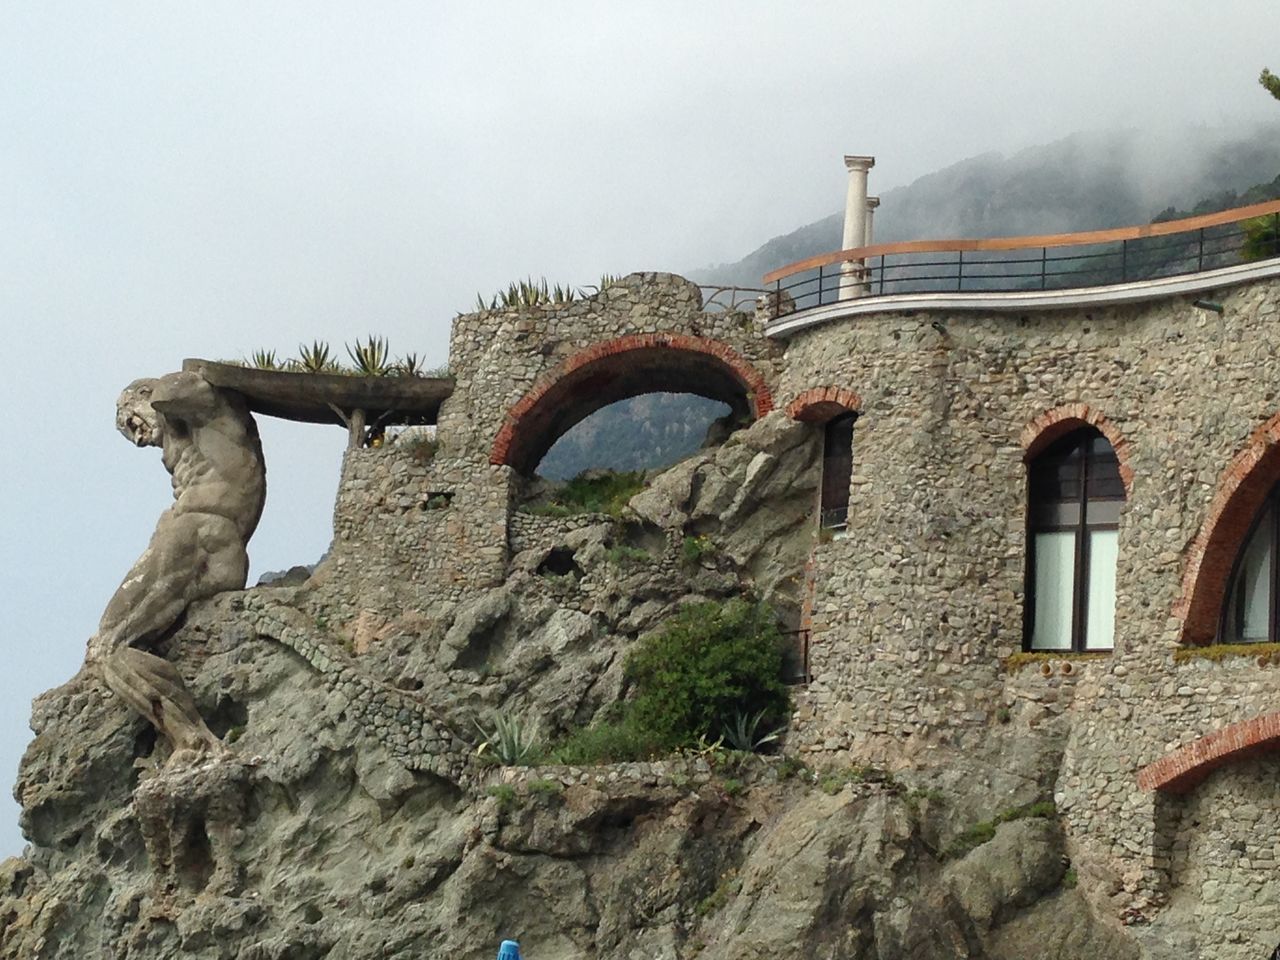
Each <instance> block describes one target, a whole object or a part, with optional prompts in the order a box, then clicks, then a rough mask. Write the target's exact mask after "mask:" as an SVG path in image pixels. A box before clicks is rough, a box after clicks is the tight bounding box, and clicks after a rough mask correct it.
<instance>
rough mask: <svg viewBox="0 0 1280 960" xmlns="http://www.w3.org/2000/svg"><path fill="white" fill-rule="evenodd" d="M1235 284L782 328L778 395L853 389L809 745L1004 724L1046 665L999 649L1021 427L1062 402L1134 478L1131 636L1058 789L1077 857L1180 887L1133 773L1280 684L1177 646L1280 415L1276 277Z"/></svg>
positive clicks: (1120, 640)
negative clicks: (841, 517) (1047, 307)
mask: <svg viewBox="0 0 1280 960" xmlns="http://www.w3.org/2000/svg"><path fill="white" fill-rule="evenodd" d="M1220 299H1221V301H1222V303H1223V304H1224V307H1225V310H1224V313H1223V314H1222V315H1218V314H1215V313H1209V312H1206V311H1202V310H1199V309H1197V308H1195V307H1194V306H1192V305H1191V304H1190V303H1189V302H1186V301H1184V300H1181V299H1174V300H1166V301H1162V302H1157V303H1152V304H1146V305H1134V306H1125V307H1115V308H1105V309H1097V310H1091V311H1083V310H1081V311H1061V312H1041V313H1037V314H1030V315H1027V316H1022V317H1019V316H1016V315H994V314H993V315H984V314H980V313H972V314H967V313H954V314H953V313H946V312H936V313H922V312H921V313H915V314H878V315H871V316H864V317H859V318H857V319H854V320H850V321H845V322H839V323H831V324H827V325H824V326H821V327H817V328H814V329H812V330H807V331H803V332H801V333H798V334H796V335H795V336H794V337H793V338H792V339H791V340H790V342H789V344H788V350H787V357H786V360H787V363H786V369H785V372H784V375H783V379H782V384H781V387H780V389H779V390H778V402H779V404H780V405H784V404H786V403H788V402H789V401H790V400H791V399H792V398H793V397H795V396H797V395H799V394H800V393H801V392H803V391H804V390H806V389H808V388H810V387H813V386H815V385H835V386H838V387H843V388H847V389H848V390H850V391H853V392H854V393H856V394H857V395H858V396H859V397H860V398H861V399H862V411H861V413H862V415H861V417H860V418H859V420H858V422H857V425H856V428H855V434H854V469H853V478H852V486H851V490H852V504H851V509H850V516H849V527H848V530H847V536H846V537H844V538H842V539H836V540H833V541H832V542H830V543H826V544H822V545H820V546H819V547H818V548H817V550H816V553H815V558H814V563H815V583H816V594H815V596H814V614H813V631H814V632H813V639H812V650H811V660H812V669H813V673H814V681H813V683H812V684H811V685H810V686H809V687H808V689H807V690H806V691H804V692H803V693H802V695H801V697H800V702H799V705H798V711H797V720H798V729H797V730H796V732H795V733H794V734H793V740H794V741H795V742H797V743H798V744H799V745H800V749H802V750H803V751H805V752H808V753H816V754H822V753H826V754H836V755H839V754H850V755H853V756H855V757H858V758H861V759H867V760H873V761H878V762H884V761H896V762H908V761H919V760H927V759H928V758H930V757H933V758H937V760H938V761H945V760H946V759H947V758H951V757H957V756H962V755H965V754H972V753H974V752H979V753H980V752H981V751H983V750H984V749H989V744H990V743H991V742H993V741H996V740H998V739H999V737H1000V736H1003V735H1004V733H1003V732H1002V729H1001V728H1002V726H1003V725H1002V724H1001V722H1000V720H1001V718H1003V717H1005V716H1006V715H1007V711H1008V709H1009V705H1010V704H1011V703H1014V702H1016V701H1018V700H1019V699H1020V698H1022V697H1023V696H1024V695H1025V692H1026V689H1027V688H1028V685H1031V684H1034V683H1035V682H1036V680H1035V676H1036V675H1035V674H1027V673H1026V671H1024V675H1022V676H1020V677H1019V678H1018V679H1017V680H1016V681H1015V680H1011V679H1010V675H1009V674H1008V673H1007V672H1006V670H1005V668H1004V666H1003V661H1004V659H1005V658H1006V657H1008V656H1009V655H1010V654H1013V653H1015V652H1017V651H1019V650H1020V649H1021V645H1022V632H1023V625H1022V601H1023V589H1024V581H1023V578H1024V570H1025V556H1026V534H1025V529H1026V471H1025V466H1024V462H1023V457H1024V443H1025V442H1026V441H1027V438H1028V436H1029V435H1030V433H1033V432H1034V430H1032V431H1026V428H1027V425H1028V424H1032V423H1033V422H1035V421H1036V420H1037V418H1042V419H1041V421H1040V422H1041V423H1044V422H1048V421H1051V420H1053V419H1055V418H1054V417H1049V418H1043V415H1044V414H1045V413H1046V411H1054V410H1059V409H1060V408H1064V407H1065V408H1066V409H1067V412H1068V413H1069V414H1072V415H1078V414H1082V413H1083V414H1084V419H1093V420H1095V421H1101V422H1103V423H1105V425H1106V429H1105V430H1104V432H1106V433H1108V435H1109V436H1111V437H1112V438H1113V442H1116V438H1120V442H1121V443H1123V444H1124V445H1125V446H1126V449H1125V450H1123V451H1122V460H1123V461H1124V462H1125V463H1126V465H1127V467H1128V468H1130V469H1131V470H1132V472H1133V476H1132V483H1131V491H1130V496H1129V499H1128V501H1127V503H1126V506H1125V508H1124V511H1123V515H1122V518H1121V524H1120V544H1119V549H1120V563H1119V573H1118V580H1117V599H1116V649H1115V652H1114V653H1113V654H1112V655H1111V656H1109V657H1107V658H1105V659H1104V660H1102V661H1096V662H1091V663H1089V664H1088V665H1087V666H1085V667H1083V668H1082V670H1081V671H1080V674H1081V675H1080V676H1079V677H1078V678H1077V679H1076V680H1075V681H1073V686H1074V697H1073V704H1074V705H1073V710H1072V712H1073V719H1072V723H1071V732H1070V737H1069V741H1068V743H1067V746H1066V757H1065V767H1064V773H1063V776H1062V777H1061V779H1060V780H1059V784H1058V797H1057V799H1058V801H1059V804H1060V808H1061V810H1062V811H1063V812H1064V813H1065V814H1066V817H1067V822H1068V826H1069V828H1070V829H1071V831H1072V835H1073V838H1074V842H1075V843H1076V846H1077V849H1078V850H1079V851H1080V852H1081V854H1082V855H1088V856H1092V857H1093V858H1094V860H1095V862H1096V863H1097V864H1098V865H1099V867H1100V868H1103V867H1105V868H1107V869H1110V870H1113V871H1114V872H1116V873H1117V874H1118V875H1120V876H1121V877H1122V878H1123V879H1124V882H1125V883H1126V884H1127V886H1128V888H1129V889H1131V890H1133V891H1136V890H1138V889H1139V888H1142V889H1146V890H1148V892H1149V891H1150V890H1151V889H1152V888H1158V887H1160V886H1161V885H1162V884H1163V883H1165V882H1167V880H1168V878H1169V866H1170V864H1169V854H1168V838H1167V837H1162V836H1161V829H1158V828H1157V826H1156V824H1157V821H1161V822H1163V821H1162V818H1159V817H1157V816H1156V810H1155V805H1156V801H1155V798H1154V797H1153V796H1152V795H1151V794H1149V793H1145V792H1143V791H1140V790H1139V789H1138V787H1137V783H1136V771H1137V770H1138V768H1140V767H1141V766H1143V765H1145V764H1147V763H1150V762H1152V761H1154V760H1156V759H1158V758H1159V757H1161V756H1163V755H1164V754H1165V753H1166V752H1168V751H1169V750H1171V749H1173V748H1174V747H1176V746H1179V745H1182V744H1184V743H1187V742H1189V741H1191V740H1194V739H1196V738H1198V737H1200V736H1202V735H1204V734H1205V733H1207V732H1209V731H1211V730H1213V729H1217V728H1219V727H1221V726H1223V725H1225V724H1227V723H1229V722H1233V721H1236V720H1241V719H1246V718H1248V717H1250V716H1253V715H1256V714H1258V713H1260V712H1267V711H1269V710H1272V709H1274V705H1275V704H1276V702H1277V695H1280V671H1276V670H1269V669H1268V670H1264V669H1260V668H1258V667H1257V666H1256V665H1255V664H1254V663H1253V661H1252V659H1247V660H1241V659H1228V660H1225V661H1222V662H1211V661H1209V660H1193V661H1192V662H1190V663H1185V664H1176V663H1175V662H1174V660H1173V657H1172V653H1173V650H1174V649H1175V648H1176V647H1177V646H1178V645H1179V642H1180V639H1181V628H1182V622H1181V620H1180V619H1178V618H1177V617H1176V616H1175V615H1174V612H1175V609H1176V608H1177V604H1178V601H1179V598H1180V595H1181V592H1182V581H1183V574H1184V570H1185V568H1186V565H1187V563H1188V558H1189V556H1190V554H1191V547H1192V544H1193V543H1194V542H1195V540H1196V537H1197V534H1198V533H1199V532H1200V530H1201V527H1202V526H1203V525H1204V524H1205V522H1206V518H1207V517H1208V516H1209V511H1210V506H1211V503H1212V501H1213V499H1214V496H1215V493H1216V492H1217V490H1218V488H1219V485H1220V483H1221V481H1222V479H1223V474H1224V471H1225V470H1226V469H1227V467H1228V465H1229V464H1230V463H1231V462H1232V460H1233V458H1234V457H1236V455H1237V454H1238V453H1239V451H1240V450H1241V449H1243V448H1244V447H1245V446H1246V445H1247V444H1248V442H1249V439H1250V437H1251V435H1252V434H1253V433H1254V431H1255V430H1256V429H1257V428H1258V427H1259V425H1260V424H1263V423H1264V422H1266V421H1267V420H1268V418H1270V417H1271V416H1273V415H1274V414H1275V413H1276V411H1277V409H1280V400H1278V399H1277V389H1276V384H1277V383H1280V356H1277V354H1276V351H1274V349H1272V348H1271V347H1270V345H1272V344H1275V343H1276V342H1278V341H1280V284H1277V283H1276V282H1274V281H1270V282H1262V283H1257V284H1253V285H1249V286H1244V287H1240V288H1236V289H1234V290H1230V291H1223V293H1222V295H1221V297H1220ZM1080 405H1084V406H1080ZM1086 407H1087V409H1086ZM1068 419H1070V416H1069V417H1068ZM1024 432H1026V433H1027V435H1026V436H1024ZM1126 472H1127V471H1126ZM1270 479H1272V480H1274V479H1276V478H1270ZM1228 562H1229V561H1228ZM1010 726H1016V725H1015V724H1010ZM1022 733H1023V734H1024V735H1026V736H1029V737H1031V736H1035V731H1034V730H1033V729H1031V728H1027V729H1025V730H1023V731H1022ZM1215 776H1216V775H1215ZM1175 802H1176V801H1175ZM1135 874H1141V877H1140V878H1135Z"/></svg>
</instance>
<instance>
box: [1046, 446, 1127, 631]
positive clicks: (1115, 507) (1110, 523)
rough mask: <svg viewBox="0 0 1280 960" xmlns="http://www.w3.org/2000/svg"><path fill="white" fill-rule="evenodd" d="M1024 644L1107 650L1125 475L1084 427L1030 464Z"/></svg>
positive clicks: (1110, 452)
mask: <svg viewBox="0 0 1280 960" xmlns="http://www.w3.org/2000/svg"><path fill="white" fill-rule="evenodd" d="M1028 488H1029V489H1028V494H1029V503H1028V515H1027V519H1028V530H1027V540H1028V545H1029V551H1028V557H1027V603H1026V640H1025V645H1026V647H1027V649H1029V650H1064V651H1067V650H1076V651H1085V650H1110V649H1111V647H1112V644H1113V638H1114V636H1115V610H1116V556H1117V554H1116V546H1117V542H1118V537H1119V529H1120V511H1121V509H1122V508H1123V506H1124V482H1123V480H1122V479H1121V477H1120V462H1119V461H1118V460H1117V459H1116V455H1115V451H1114V450H1112V448H1111V444H1110V442H1108V440H1107V438H1106V437H1104V436H1103V435H1102V434H1101V433H1100V432H1099V431H1098V430H1095V429H1093V428H1092V427H1082V428H1081V429H1079V430H1076V431H1073V432H1072V433H1070V434H1068V435H1067V436H1065V437H1063V438H1061V439H1060V440H1058V441H1056V442H1054V443H1053V444H1052V445H1050V446H1049V447H1048V448H1047V449H1046V450H1044V451H1043V452H1042V453H1041V454H1040V455H1039V456H1037V457H1036V458H1035V459H1034V460H1032V461H1031V463H1030V464H1029V466H1028Z"/></svg>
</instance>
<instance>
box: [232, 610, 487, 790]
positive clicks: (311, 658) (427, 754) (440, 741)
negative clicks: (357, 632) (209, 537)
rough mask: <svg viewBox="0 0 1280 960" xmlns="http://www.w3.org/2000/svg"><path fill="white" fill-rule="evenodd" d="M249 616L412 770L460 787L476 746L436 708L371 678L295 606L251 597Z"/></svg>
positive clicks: (264, 634)
mask: <svg viewBox="0 0 1280 960" xmlns="http://www.w3.org/2000/svg"><path fill="white" fill-rule="evenodd" d="M244 614H245V619H246V620H247V621H248V622H249V624H250V625H251V626H252V627H253V628H254V629H255V630H257V631H258V633H259V634H260V635H262V636H265V637H270V638H272V639H274V640H276V641H278V642H279V643H282V644H284V645H285V646H286V647H288V648H290V649H291V650H293V651H294V652H295V653H297V654H298V655H299V656H300V657H302V659H304V660H306V661H307V663H308V664H310V665H311V667H312V669H313V670H315V671H316V673H318V674H319V675H320V677H321V680H322V682H323V683H324V685H325V686H326V687H327V688H328V689H330V690H332V691H333V692H334V693H336V694H338V695H339V696H340V697H341V698H342V702H343V704H344V709H345V710H347V711H350V713H351V714H352V716H353V717H354V718H355V719H356V720H357V721H359V723H360V725H361V727H362V728H363V729H364V730H366V731H367V732H368V733H369V734H370V735H371V736H373V737H374V738H375V739H377V740H378V741H379V742H381V743H382V745H383V746H385V747H386V748H387V750H388V751H389V752H390V754H391V755H392V756H393V757H395V758H396V759H398V760H399V761H400V762H402V763H403V764H404V765H405V766H406V767H407V768H409V769H410V770H422V771H426V772H429V773H434V774H435V775H436V776H439V777H443V778H445V779H446V780H451V781H453V782H454V783H458V782H459V781H461V780H462V779H463V777H464V776H465V775H466V772H467V765H468V760H469V757H470V753H471V746H470V744H469V743H468V742H467V741H466V740H463V739H462V738H461V737H460V736H459V735H458V733H457V732H456V731H454V730H453V729H451V728H450V727H449V725H448V724H447V723H446V722H445V720H444V719H443V717H441V716H440V714H439V713H438V712H437V711H436V709H435V708H434V707H433V706H432V705H431V704H429V703H426V702H424V701H423V700H421V699H419V698H417V697H415V696H414V695H413V694H412V693H409V692H406V691H403V690H397V689H395V688H394V687H390V686H387V685H386V684H383V683H379V682H378V681H377V680H375V679H373V678H372V677H370V676H368V675H367V674H366V673H364V672H363V671H362V670H360V668H359V667H357V666H356V664H355V662H354V661H353V660H352V658H351V656H350V655H349V654H348V653H346V651H344V650H343V648H342V646H341V645H340V644H339V642H338V641H337V640H336V638H334V637H332V636H330V635H326V634H325V633H324V632H322V631H320V630H319V629H318V628H314V627H313V626H312V625H308V624H306V623H304V622H302V617H301V615H300V614H299V612H298V611H297V610H296V609H294V608H292V607H278V606H273V605H272V604H271V603H270V602H268V601H265V600H262V599H261V598H258V597H254V596H252V595H249V596H248V597H247V598H246V600H245V604H244Z"/></svg>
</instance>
